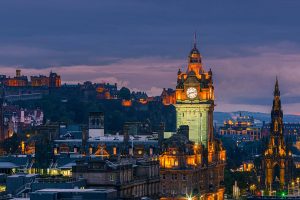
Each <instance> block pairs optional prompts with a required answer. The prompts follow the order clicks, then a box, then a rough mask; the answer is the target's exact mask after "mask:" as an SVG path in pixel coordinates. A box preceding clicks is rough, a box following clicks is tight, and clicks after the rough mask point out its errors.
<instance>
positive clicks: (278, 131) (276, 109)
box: [262, 78, 293, 191]
mask: <svg viewBox="0 0 300 200" xmlns="http://www.w3.org/2000/svg"><path fill="white" fill-rule="evenodd" d="M282 118H283V112H282V110H281V101H280V91H279V86H278V80H277V78H276V83H275V89H274V100H273V107H272V112H271V120H272V122H271V127H270V136H269V141H268V145H267V146H266V148H265V151H264V154H263V159H262V169H263V170H265V172H264V174H263V175H264V176H263V178H264V182H262V183H263V184H265V187H266V189H267V190H268V191H272V190H277V189H283V188H284V187H285V186H286V184H287V183H289V181H291V179H292V168H293V159H292V153H291V151H290V150H289V149H288V148H287V146H286V144H285V141H284V135H283V120H282Z"/></svg>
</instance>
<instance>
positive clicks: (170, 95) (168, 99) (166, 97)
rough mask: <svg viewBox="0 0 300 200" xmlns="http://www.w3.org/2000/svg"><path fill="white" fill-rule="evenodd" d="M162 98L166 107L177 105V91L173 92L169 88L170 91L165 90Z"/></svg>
mask: <svg viewBox="0 0 300 200" xmlns="http://www.w3.org/2000/svg"><path fill="white" fill-rule="evenodd" d="M160 97H161V100H162V103H163V104H164V105H165V106H167V105H171V104H175V103H176V98H175V90H173V89H171V88H168V89H166V88H164V89H163V91H162V93H161V95H160Z"/></svg>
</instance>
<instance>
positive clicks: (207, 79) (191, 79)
mask: <svg viewBox="0 0 300 200" xmlns="http://www.w3.org/2000/svg"><path fill="white" fill-rule="evenodd" d="M175 97H176V104H175V107H176V126H177V128H179V127H180V126H181V125H188V126H189V139H190V140H191V141H194V142H196V143H199V144H200V143H202V144H203V145H204V146H205V147H207V145H208V143H209V141H212V139H213V111H214V86H213V80H212V71H211V70H209V71H208V72H205V70H204V69H203V66H202V59H201V55H200V53H199V51H198V49H197V47H196V41H195V42H194V47H193V49H192V50H191V52H190V55H189V57H188V66H187V71H186V72H185V73H184V72H181V70H180V69H179V71H178V74H177V86H176V92H175Z"/></svg>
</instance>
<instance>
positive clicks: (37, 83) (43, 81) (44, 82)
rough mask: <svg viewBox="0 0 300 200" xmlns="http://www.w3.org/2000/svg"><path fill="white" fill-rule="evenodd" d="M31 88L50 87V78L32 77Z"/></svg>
mask: <svg viewBox="0 0 300 200" xmlns="http://www.w3.org/2000/svg"><path fill="white" fill-rule="evenodd" d="M30 81H31V86H33V87H42V86H46V87H49V77H47V76H43V75H40V76H31V77H30Z"/></svg>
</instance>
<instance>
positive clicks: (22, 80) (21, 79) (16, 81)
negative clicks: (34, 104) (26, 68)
mask: <svg viewBox="0 0 300 200" xmlns="http://www.w3.org/2000/svg"><path fill="white" fill-rule="evenodd" d="M4 85H6V86H9V87H24V86H27V85H28V79H27V77H26V76H22V75H21V70H19V69H17V70H16V76H15V77H14V78H10V77H8V78H5V80H4Z"/></svg>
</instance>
